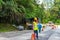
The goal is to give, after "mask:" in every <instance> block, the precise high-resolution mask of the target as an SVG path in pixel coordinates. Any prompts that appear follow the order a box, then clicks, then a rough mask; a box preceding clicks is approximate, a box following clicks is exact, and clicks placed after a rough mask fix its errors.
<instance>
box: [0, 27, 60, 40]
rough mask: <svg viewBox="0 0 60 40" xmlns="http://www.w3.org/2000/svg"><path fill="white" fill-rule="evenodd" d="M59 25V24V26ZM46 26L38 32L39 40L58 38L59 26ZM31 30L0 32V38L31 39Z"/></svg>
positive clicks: (12, 39)
mask: <svg viewBox="0 0 60 40" xmlns="http://www.w3.org/2000/svg"><path fill="white" fill-rule="evenodd" d="M59 27H60V26H59ZM59 27H58V28H57V29H54V30H53V29H51V28H46V29H45V30H44V31H42V32H41V33H39V40H60V28H59ZM31 34H32V30H25V31H15V32H6V33H0V40H31Z"/></svg>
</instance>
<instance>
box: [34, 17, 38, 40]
mask: <svg viewBox="0 0 60 40" xmlns="http://www.w3.org/2000/svg"><path fill="white" fill-rule="evenodd" d="M37 24H38V19H37V18H36V17H35V18H34V21H33V31H34V33H35V34H36V38H37V40H38V26H37Z"/></svg>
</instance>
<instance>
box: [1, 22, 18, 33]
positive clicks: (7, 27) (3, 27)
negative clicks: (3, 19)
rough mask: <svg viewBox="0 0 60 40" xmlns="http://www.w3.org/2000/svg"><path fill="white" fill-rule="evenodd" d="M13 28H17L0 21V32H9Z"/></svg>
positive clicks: (13, 29)
mask: <svg viewBox="0 0 60 40" xmlns="http://www.w3.org/2000/svg"><path fill="white" fill-rule="evenodd" d="M15 30H17V29H16V28H15V27H14V26H12V25H11V24H4V23H0V32H9V31H15Z"/></svg>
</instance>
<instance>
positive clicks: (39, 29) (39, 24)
mask: <svg viewBox="0 0 60 40" xmlns="http://www.w3.org/2000/svg"><path fill="white" fill-rule="evenodd" d="M41 29H42V24H41V23H39V22H38V31H39V33H40V32H41Z"/></svg>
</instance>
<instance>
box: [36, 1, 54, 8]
mask: <svg viewBox="0 0 60 40" xmlns="http://www.w3.org/2000/svg"><path fill="white" fill-rule="evenodd" d="M36 3H37V4H42V3H43V4H44V8H45V9H48V8H51V7H52V6H53V4H54V0H36Z"/></svg>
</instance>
